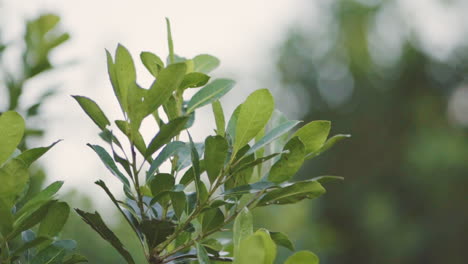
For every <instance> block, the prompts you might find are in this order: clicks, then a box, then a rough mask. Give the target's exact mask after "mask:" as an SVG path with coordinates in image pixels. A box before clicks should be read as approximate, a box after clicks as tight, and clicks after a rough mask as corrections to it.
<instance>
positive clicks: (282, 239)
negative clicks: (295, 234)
mask: <svg viewBox="0 0 468 264" xmlns="http://www.w3.org/2000/svg"><path fill="white" fill-rule="evenodd" d="M270 237H271V239H273V241H274V242H275V243H276V245H278V246H282V247H285V248H287V249H289V250H291V251H294V250H295V249H294V245H293V243H292V242H291V240H289V238H288V236H287V235H286V234H284V233H282V232H270Z"/></svg>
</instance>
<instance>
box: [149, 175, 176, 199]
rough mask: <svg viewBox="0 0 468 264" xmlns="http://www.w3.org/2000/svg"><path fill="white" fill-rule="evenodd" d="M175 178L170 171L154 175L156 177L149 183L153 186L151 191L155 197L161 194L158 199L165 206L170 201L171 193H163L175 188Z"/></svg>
mask: <svg viewBox="0 0 468 264" xmlns="http://www.w3.org/2000/svg"><path fill="white" fill-rule="evenodd" d="M174 184H175V178H174V176H172V175H171V174H168V173H159V174H156V176H154V178H153V179H152V180H151V182H150V183H149V185H150V188H151V193H152V194H153V196H154V197H156V196H161V197H160V198H159V199H158V202H159V203H160V204H161V205H162V206H163V207H167V206H166V205H167V204H168V203H169V200H170V197H169V194H168V193H166V194H163V193H165V192H168V191H171V190H172V189H173V188H174Z"/></svg>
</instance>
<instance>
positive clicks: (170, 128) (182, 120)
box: [145, 116, 189, 157]
mask: <svg viewBox="0 0 468 264" xmlns="http://www.w3.org/2000/svg"><path fill="white" fill-rule="evenodd" d="M188 119H189V117H187V116H182V117H178V118H176V119H174V120H172V121H170V122H169V123H168V124H164V125H162V126H161V129H160V130H159V133H158V134H157V135H156V136H155V137H154V138H153V139H152V140H151V142H150V144H149V146H148V149H147V150H146V155H145V156H146V157H149V156H151V155H153V153H155V152H156V151H157V150H158V149H160V148H161V147H162V146H164V145H165V144H167V143H169V142H170V141H171V139H172V138H173V137H175V136H177V135H178V134H179V133H180V131H182V130H183V129H184V127H185V124H186V123H187V121H188Z"/></svg>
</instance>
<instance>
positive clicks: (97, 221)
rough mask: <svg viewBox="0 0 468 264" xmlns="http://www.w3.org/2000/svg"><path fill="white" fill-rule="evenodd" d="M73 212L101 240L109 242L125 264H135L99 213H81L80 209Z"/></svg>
mask: <svg viewBox="0 0 468 264" xmlns="http://www.w3.org/2000/svg"><path fill="white" fill-rule="evenodd" d="M75 211H76V212H77V213H78V214H79V215H80V216H81V218H83V220H84V221H85V222H86V223H87V224H88V225H90V226H91V227H92V228H93V229H94V230H95V231H96V232H97V233H98V234H99V235H100V236H101V237H102V238H104V239H105V240H106V241H107V242H109V243H110V244H111V245H112V246H113V247H114V248H115V249H116V250H117V251H118V252H119V253H120V255H122V257H123V258H124V259H125V260H126V261H127V263H129V264H135V261H134V260H133V258H132V256H131V255H130V253H129V252H128V251H127V249H125V247H124V245H123V244H122V242H120V240H119V238H117V236H116V235H115V234H114V233H113V232H112V231H111V230H110V229H109V228H108V227H107V226H106V224H105V223H104V221H103V220H102V218H101V216H100V215H99V213H97V212H95V213H94V214H92V213H87V212H84V211H81V210H80V209H75Z"/></svg>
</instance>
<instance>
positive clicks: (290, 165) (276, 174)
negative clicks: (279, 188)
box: [268, 137, 305, 183]
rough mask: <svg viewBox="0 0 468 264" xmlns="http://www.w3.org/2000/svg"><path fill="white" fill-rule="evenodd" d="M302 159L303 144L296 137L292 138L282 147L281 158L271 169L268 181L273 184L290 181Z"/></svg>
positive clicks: (303, 155) (299, 166) (303, 154)
mask: <svg viewBox="0 0 468 264" xmlns="http://www.w3.org/2000/svg"><path fill="white" fill-rule="evenodd" d="M284 152H286V153H284ZM304 158H305V146H304V144H303V143H302V141H301V140H300V139H299V138H298V137H294V138H292V139H291V140H289V142H288V143H286V145H285V146H284V149H283V154H281V158H280V159H279V160H278V161H277V162H276V163H275V164H273V166H272V167H271V169H270V173H269V175H268V180H269V181H271V182H275V183H281V182H285V181H288V180H290V179H291V178H292V177H293V176H294V175H295V174H296V173H297V171H299V169H300V168H301V166H302V164H303V163H304Z"/></svg>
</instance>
